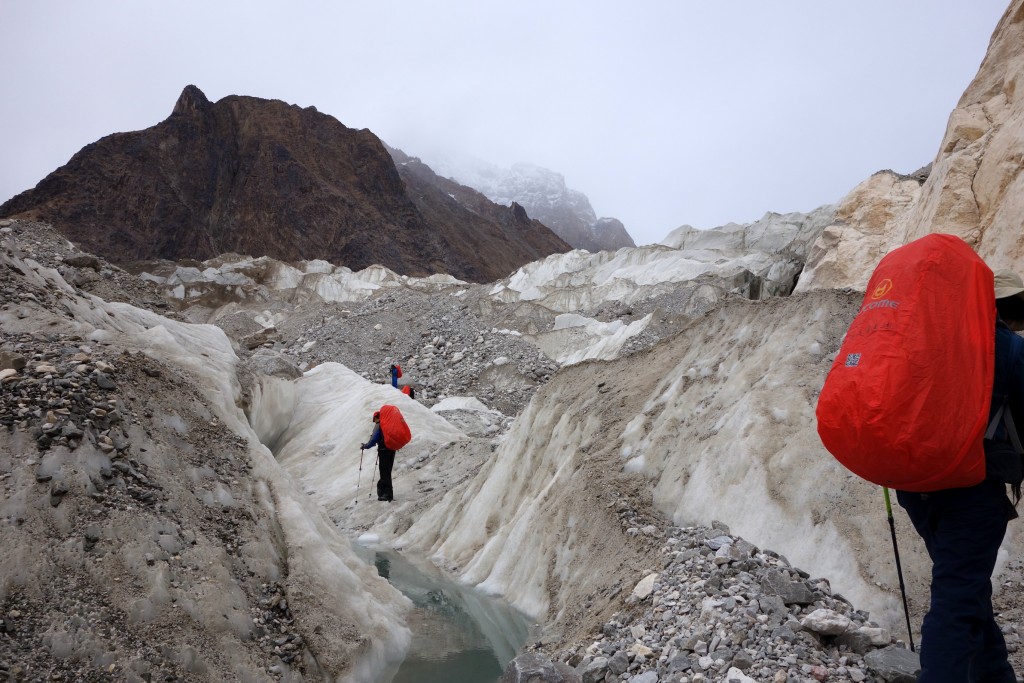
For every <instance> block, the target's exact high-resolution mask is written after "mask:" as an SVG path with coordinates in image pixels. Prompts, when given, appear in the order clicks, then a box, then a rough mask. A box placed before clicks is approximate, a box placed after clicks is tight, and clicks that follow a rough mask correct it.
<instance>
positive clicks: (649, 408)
mask: <svg viewBox="0 0 1024 683" xmlns="http://www.w3.org/2000/svg"><path fill="white" fill-rule="evenodd" d="M858 300H859V297H858V296H857V295H854V294H840V293H836V292H821V293H815V294H812V295H800V296H795V297H792V298H788V299H773V300H769V301H763V302H748V301H730V302H728V303H725V304H723V305H721V306H720V307H718V308H716V309H714V310H713V311H711V312H709V313H708V314H707V315H706V316H705V317H704V318H703V319H701V320H699V321H697V322H695V324H693V325H692V326H691V327H689V328H688V329H686V330H685V331H683V332H682V333H681V334H680V335H679V336H678V337H676V338H675V339H671V340H668V341H666V342H664V343H662V344H659V345H658V346H656V347H655V348H653V349H651V350H650V351H648V352H643V353H639V354H635V355H634V356H631V357H628V358H624V359H620V360H617V361H612V362H607V363H604V362H592V363H584V364H582V365H579V366H575V367H573V368H570V369H566V370H563V371H562V372H560V373H559V374H558V375H556V377H555V378H553V379H552V381H551V382H550V383H549V384H547V385H546V386H545V387H544V388H543V389H541V390H540V391H539V392H538V393H537V394H536V395H535V396H534V398H533V400H532V401H531V403H530V405H529V406H528V408H527V409H526V411H525V412H524V413H523V414H521V415H520V417H519V418H518V419H517V420H516V422H515V423H514V425H513V427H512V429H511V430H510V432H509V434H508V435H507V436H506V438H505V439H504V440H503V442H502V444H501V445H500V446H499V448H498V449H497V451H496V452H495V455H494V458H493V459H492V460H491V461H489V462H488V463H487V464H486V465H485V466H484V468H482V469H481V472H480V474H479V475H478V476H477V477H476V478H474V479H471V480H469V481H468V482H467V483H466V484H465V485H464V486H462V487H460V488H458V489H454V490H452V491H450V492H449V493H448V494H447V495H445V496H444V498H443V500H442V501H441V502H440V503H439V504H437V505H435V506H434V507H433V508H432V509H430V510H429V512H428V513H427V514H425V515H423V516H422V517H420V518H419V519H417V520H416V521H415V522H414V523H413V525H412V527H411V528H410V529H409V530H408V531H406V532H405V533H403V534H401V535H400V536H399V537H398V538H396V539H394V540H395V543H397V544H398V545H401V546H404V547H406V548H409V549H412V550H415V551H417V552H424V553H427V554H429V555H431V556H432V557H434V558H435V560H436V561H438V562H440V563H442V564H445V565H447V566H449V567H457V568H458V571H459V573H460V574H461V576H462V577H463V578H464V579H465V580H466V581H469V582H471V583H476V584H479V585H480V586H481V588H483V589H485V590H489V591H492V592H494V593H498V594H503V595H505V596H506V597H507V598H508V599H509V600H511V601H513V602H514V604H516V605H517V606H519V607H520V608H521V609H523V610H525V611H527V612H528V613H531V614H534V615H547V616H548V618H552V619H557V618H558V617H559V616H560V615H562V614H564V613H566V611H567V610H570V609H571V608H572V606H573V604H574V603H575V602H578V601H580V600H581V599H582V597H583V596H585V595H587V594H588V593H589V592H590V591H591V590H593V589H594V588H595V586H598V585H600V583H601V582H602V581H607V582H608V583H609V584H610V583H611V581H612V580H613V577H615V576H624V580H625V582H626V583H627V584H628V583H629V580H630V576H629V574H628V565H629V561H628V559H627V558H626V556H627V555H629V554H630V552H631V551H630V550H629V549H630V548H631V547H632V545H633V544H634V543H635V541H634V539H632V538H630V537H629V536H628V535H626V534H624V533H623V530H622V529H621V528H620V527H619V525H618V524H617V522H616V520H615V519H614V517H613V516H612V518H611V519H609V512H608V510H607V506H608V505H609V504H610V503H611V502H614V501H613V500H612V499H610V498H609V495H608V494H609V491H610V490H613V489H614V490H622V491H627V490H633V491H634V492H635V495H636V496H637V498H638V499H639V500H643V499H644V498H646V497H647V496H649V495H652V494H653V503H654V505H655V506H656V507H657V508H658V509H659V510H661V511H662V512H663V513H664V514H666V515H669V516H671V517H672V519H673V520H674V521H676V522H677V523H680V524H683V523H694V522H696V523H708V522H709V521H710V520H712V519H719V520H722V521H724V522H726V523H727V524H729V525H730V527H731V528H732V529H733V530H734V531H735V532H736V533H738V534H740V535H742V536H744V537H745V538H748V539H750V540H752V541H754V542H756V543H758V544H761V545H762V546H765V547H769V548H771V549H773V550H776V551H777V552H781V553H783V554H785V555H786V556H787V557H788V558H789V559H790V561H792V562H794V564H796V565H798V566H801V567H803V568H805V569H807V570H809V571H811V572H813V573H814V574H815V575H817V576H826V577H828V578H829V579H830V581H831V582H832V585H833V588H834V589H835V590H837V591H840V592H842V593H843V594H845V595H846V596H847V597H849V598H851V599H852V600H853V601H854V602H855V604H858V605H860V606H863V607H867V608H868V609H870V610H871V611H872V614H873V615H874V616H875V617H876V618H878V619H881V620H883V621H887V622H888V623H890V624H893V625H896V624H898V623H899V620H900V616H899V602H898V600H899V598H898V593H897V592H896V576H895V572H894V569H893V566H892V559H891V558H892V549H891V546H890V540H889V538H888V533H887V529H886V522H885V512H884V508H883V506H882V499H881V491H880V489H878V488H876V487H871V486H869V485H867V484H866V483H864V482H863V481H861V480H859V479H857V478H855V477H854V476H853V475H851V474H849V473H847V472H846V471H845V470H843V469H842V468H841V467H840V466H839V465H838V464H837V463H836V462H835V460H834V459H833V458H832V457H831V456H830V455H829V454H828V453H826V452H825V451H824V449H823V448H822V446H821V445H820V442H819V441H818V439H817V435H816V433H815V429H814V418H813V410H814V405H815V399H816V396H817V392H818V391H819V390H820V386H821V383H822V381H823V379H824V376H825V373H826V371H827V369H828V367H829V365H830V362H831V359H832V357H833V355H834V353H835V351H836V349H837V347H838V341H839V336H840V335H841V334H842V332H843V330H844V329H845V326H846V324H847V322H848V321H849V318H850V316H851V315H852V313H853V311H854V309H855V307H856V304H857V301H858ZM623 470H625V472H623ZM629 472H636V473H639V474H635V475H630V474H629ZM637 478H639V482H638V479H637ZM648 487H649V488H648ZM648 491H649V493H647V492H648ZM899 532H900V536H901V539H902V541H903V543H904V547H903V556H904V557H903V564H904V571H905V572H906V573H907V576H908V582H909V583H910V585H911V587H912V590H913V594H912V598H913V600H914V604H915V605H921V604H924V603H925V602H926V598H925V596H926V592H923V591H924V590H926V588H923V586H925V585H926V583H925V582H924V579H925V577H926V575H927V567H928V565H927V562H926V561H925V558H924V556H923V550H922V548H921V547H920V544H919V542H918V541H917V538H916V535H915V534H914V533H913V532H912V530H910V529H909V528H908V526H907V525H906V524H905V520H904V518H903V517H902V516H901V517H900V521H899ZM1020 552H1021V547H1020V540H1019V537H1018V536H1017V535H1011V536H1008V538H1007V541H1006V544H1005V553H1004V556H1003V557H1004V559H1005V557H1006V553H1012V554H1014V556H1019V555H1020ZM636 556H637V557H641V558H642V557H643V553H642V552H641V551H640V550H637V551H636ZM624 573H625V574H624ZM632 578H633V579H634V580H638V579H639V578H641V576H640V575H639V574H635V575H633V577H632Z"/></svg>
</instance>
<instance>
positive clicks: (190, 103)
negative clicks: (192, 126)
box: [171, 85, 212, 116]
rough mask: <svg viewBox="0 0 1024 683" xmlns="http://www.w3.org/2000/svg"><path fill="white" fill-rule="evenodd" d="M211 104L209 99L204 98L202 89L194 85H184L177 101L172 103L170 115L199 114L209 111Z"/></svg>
mask: <svg viewBox="0 0 1024 683" xmlns="http://www.w3.org/2000/svg"><path fill="white" fill-rule="evenodd" d="M211 106H212V104H211V103H210V100H208V99H206V95H205V94H204V93H203V91H202V90H200V89H199V88H197V87H196V86H194V85H186V86H185V89H184V90H182V91H181V95H180V96H179V97H178V101H177V102H175V103H174V109H173V110H172V111H171V115H174V114H184V115H193V116H195V115H200V114H202V113H205V112H207V111H209V109H210V107H211Z"/></svg>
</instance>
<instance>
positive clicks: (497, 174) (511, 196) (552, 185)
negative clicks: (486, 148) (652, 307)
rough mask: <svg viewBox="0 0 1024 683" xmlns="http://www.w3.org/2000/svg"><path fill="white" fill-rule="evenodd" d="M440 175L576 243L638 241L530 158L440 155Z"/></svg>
mask: <svg viewBox="0 0 1024 683" xmlns="http://www.w3.org/2000/svg"><path fill="white" fill-rule="evenodd" d="M428 163H429V164H430V167H431V168H433V169H434V171H435V172H436V173H437V174H438V175H441V176H445V177H448V178H452V179H454V180H456V181H457V182H459V183H462V184H463V185H468V186H469V187H472V188H474V189H476V190H478V191H479V192H481V193H483V194H484V195H486V196H487V198H488V199H490V200H491V201H493V202H495V203H497V204H503V205H511V204H513V203H515V204H520V205H521V206H523V208H525V209H526V212H527V213H528V214H529V215H530V217H531V218H536V219H537V220H539V221H541V222H542V223H544V225H547V226H548V227H550V228H551V229H552V230H553V231H554V232H555V233H556V234H557V235H558V236H559V237H561V238H562V239H564V240H565V241H566V242H568V243H569V244H571V245H572V246H573V247H574V248H576V249H586V250H587V251H602V250H609V251H614V250H616V249H620V248H622V247H634V246H636V244H635V243H634V242H633V238H632V237H630V236H629V233H628V232H626V228H625V226H624V225H622V222H621V221H619V220H618V219H617V218H598V217H597V215H596V214H595V213H594V209H593V207H592V206H591V205H590V199H588V198H587V196H586V195H585V194H583V193H582V192H580V191H579V190H574V189H572V188H570V187H567V186H566V184H565V178H564V177H563V176H562V175H561V174H560V173H556V172H555V171H550V170H548V169H546V168H542V167H540V166H536V165H534V164H528V163H517V164H513V165H512V167H511V168H502V167H500V166H498V165H496V164H491V163H488V162H486V161H482V160H480V159H475V158H471V157H457V156H455V155H447V156H445V155H439V156H438V157H437V158H434V159H430V160H429V161H428Z"/></svg>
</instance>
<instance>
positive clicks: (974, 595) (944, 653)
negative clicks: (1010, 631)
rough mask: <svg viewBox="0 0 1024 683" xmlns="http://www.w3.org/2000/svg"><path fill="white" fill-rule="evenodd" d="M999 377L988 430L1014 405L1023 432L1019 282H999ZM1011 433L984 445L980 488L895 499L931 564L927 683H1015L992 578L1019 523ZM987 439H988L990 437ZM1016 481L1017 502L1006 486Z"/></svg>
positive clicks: (1002, 430) (1005, 278) (1003, 275)
mask: <svg viewBox="0 0 1024 683" xmlns="http://www.w3.org/2000/svg"><path fill="white" fill-rule="evenodd" d="M995 296H996V311H997V313H998V318H997V320H996V330H995V373H994V382H993V386H992V406H991V411H990V414H989V423H992V421H993V419H994V418H995V417H996V415H997V412H998V411H999V410H1000V408H1001V407H1002V406H1003V403H1004V401H1008V408H1012V411H1011V414H1012V416H1013V418H1014V420H1015V424H1016V425H1024V412H1022V411H1021V409H1022V408H1024V339H1022V338H1021V337H1019V336H1017V335H1016V334H1014V330H1024V282H1022V281H1021V278H1020V276H1019V275H1017V274H1015V273H1012V272H1010V271H1000V272H999V273H997V274H996V275H995ZM1007 432H1008V429H1007V428H1006V427H1005V426H1004V425H1003V424H1001V423H1000V425H999V429H998V430H997V431H996V432H995V433H994V434H992V438H991V439H986V441H985V452H986V478H985V479H984V480H983V481H982V482H981V483H980V484H976V485H974V486H968V487H965V488H947V489H945V490H940V491H935V492H933V493H910V492H908V491H897V492H896V498H897V500H899V503H900V505H901V506H903V508H904V509H905V510H906V511H907V514H908V515H909V516H910V521H911V522H912V523H913V524H914V528H915V529H917V532H918V534H920V535H921V538H922V539H924V543H925V547H926V548H927V550H928V555H929V557H930V558H931V560H932V583H931V604H930V607H929V609H928V613H927V614H926V615H925V617H924V622H923V624H922V626H921V641H922V642H921V673H920V676H919V677H918V679H917V680H918V681H920V682H921V683H938V682H946V681H948V682H949V683H962V682H964V681H985V682H986V683H1004V682H1005V683H1016V680H1017V679H1016V676H1015V675H1014V672H1013V668H1012V667H1011V666H1010V663H1009V662H1008V661H1007V653H1006V642H1005V641H1004V639H1003V634H1002V632H1001V631H1000V629H999V626H998V624H996V620H995V616H994V614H993V611H992V581H991V578H992V571H993V569H994V568H995V563H996V553H997V552H998V550H999V545H1000V544H1001V543H1002V541H1003V535H1004V534H1005V533H1006V527H1007V522H1008V521H1009V520H1011V519H1014V518H1016V517H1017V511H1016V509H1015V507H1014V506H1015V503H1016V502H1017V500H1018V499H1019V497H1020V488H1019V467H1020V464H1019V463H1020V456H1019V454H1018V453H1017V452H1016V451H1015V450H1013V448H1012V447H1007V446H1003V444H1005V443H1006V442H1007V441H1008V440H1009V437H1008V435H1007ZM986 436H988V435H986ZM1000 446H1002V447H1003V451H1002V452H1003V453H1006V454H1008V455H1010V456H1011V457H1012V458H1014V459H1015V460H1016V467H1017V468H1018V473H1017V475H1016V476H1014V475H1013V474H1012V473H1011V474H1009V479H1008V478H1007V476H1006V473H1005V472H1000V471H999V470H1000V466H999V463H1000V462H1010V461H1009V460H1006V461H1000V460H998V456H996V455H995V453H996V452H997V449H998V448H1000ZM1014 479H1016V481H1017V482H1018V485H1017V486H1015V487H1013V493H1014V498H1015V500H1014V502H1012V503H1011V502H1010V499H1009V498H1008V497H1007V495H1006V486H1005V484H1006V483H1009V482H1012V481H1013V480H1014Z"/></svg>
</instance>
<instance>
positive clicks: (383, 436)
mask: <svg viewBox="0 0 1024 683" xmlns="http://www.w3.org/2000/svg"><path fill="white" fill-rule="evenodd" d="M373 424H374V427H373V435H372V436H371V437H370V440H369V441H367V442H366V443H364V444H359V448H360V450H366V449H367V448H373V447H374V446H376V447H377V458H378V460H379V462H380V479H379V480H378V481H377V500H383V501H388V502H390V501H392V500H394V499H395V492H394V489H393V488H392V485H391V470H392V468H394V466H395V452H396V451H398V450H399V449H400V448H402V447H403V446H405V445H406V444H407V443H409V441H410V440H411V439H412V433H411V432H410V431H409V426H408V425H407V424H406V423H405V418H403V417H402V413H401V412H399V410H398V408H396V407H395V406H392V405H383V406H381V407H380V410H377V411H375V412H374V413H373Z"/></svg>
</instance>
